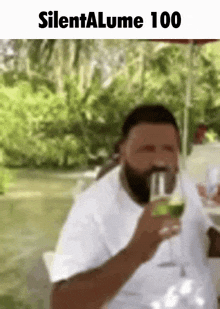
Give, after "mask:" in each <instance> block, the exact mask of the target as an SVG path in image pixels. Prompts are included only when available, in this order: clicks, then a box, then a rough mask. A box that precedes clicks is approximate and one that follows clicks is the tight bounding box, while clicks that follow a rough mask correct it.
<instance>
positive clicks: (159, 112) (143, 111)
mask: <svg viewBox="0 0 220 309" xmlns="http://www.w3.org/2000/svg"><path fill="white" fill-rule="evenodd" d="M143 122H150V123H159V124H171V125H173V126H174V127H175V129H176V130H177V131H178V132H179V129H178V126H177V123H176V120H175V118H174V117H173V115H172V114H171V113H170V111H169V110H168V109H167V108H165V107H164V106H163V105H161V104H154V105H145V104H143V105H139V106H138V107H137V108H135V109H134V110H133V111H132V112H131V113H130V114H128V116H127V118H126V119H125V122H124V124H123V126H122V136H123V138H126V137H127V136H128V134H129V132H130V130H131V129H132V128H133V127H134V126H136V125H138V124H140V123H143Z"/></svg>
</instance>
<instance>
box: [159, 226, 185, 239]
mask: <svg viewBox="0 0 220 309" xmlns="http://www.w3.org/2000/svg"><path fill="white" fill-rule="evenodd" d="M180 231H181V225H180V224H178V223H173V224H165V225H164V226H163V227H162V228H161V229H160V230H159V231H158V235H159V236H160V237H161V238H162V239H164V238H170V237H172V236H175V235H178V234H179V233H180Z"/></svg>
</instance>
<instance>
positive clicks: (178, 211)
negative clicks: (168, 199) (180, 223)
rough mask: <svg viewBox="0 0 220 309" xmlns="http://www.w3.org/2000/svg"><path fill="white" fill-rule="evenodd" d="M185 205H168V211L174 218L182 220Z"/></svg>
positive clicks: (182, 203) (181, 203) (180, 203)
mask: <svg viewBox="0 0 220 309" xmlns="http://www.w3.org/2000/svg"><path fill="white" fill-rule="evenodd" d="M184 204H185V203H184V202H179V203H175V204H174V203H171V204H170V203H169V204H168V206H167V207H168V211H169V213H170V215H171V217H172V218H180V217H181V216H182V214H183V211H184Z"/></svg>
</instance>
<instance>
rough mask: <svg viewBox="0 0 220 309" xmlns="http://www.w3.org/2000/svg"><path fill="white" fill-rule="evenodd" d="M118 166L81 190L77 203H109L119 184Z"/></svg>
mask: <svg viewBox="0 0 220 309" xmlns="http://www.w3.org/2000/svg"><path fill="white" fill-rule="evenodd" d="M118 176H119V167H116V168H114V169H113V170H112V171H110V172H109V173H108V174H107V175H105V176H104V177H102V178H101V179H100V180H98V181H95V182H94V183H93V184H92V185H91V186H90V187H89V188H87V189H86V190H85V191H83V192H82V193H81V194H80V195H79V196H78V198H77V203H78V204H79V203H80V204H84V205H91V204H93V205H94V206H95V205H96V206H99V205H103V203H104V204H105V205H107V204H110V203H111V202H112V201H113V200H114V198H115V196H116V192H117V189H118V186H119V177H118Z"/></svg>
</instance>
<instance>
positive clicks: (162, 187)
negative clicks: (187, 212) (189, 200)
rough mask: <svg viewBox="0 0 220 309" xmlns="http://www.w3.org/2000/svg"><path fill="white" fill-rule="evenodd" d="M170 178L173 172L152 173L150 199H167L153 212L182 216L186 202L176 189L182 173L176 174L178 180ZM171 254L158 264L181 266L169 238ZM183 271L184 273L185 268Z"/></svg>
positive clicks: (155, 213)
mask: <svg viewBox="0 0 220 309" xmlns="http://www.w3.org/2000/svg"><path fill="white" fill-rule="evenodd" d="M173 177H175V176H173ZM169 178H172V174H171V173H169V172H156V173H153V174H152V175H151V178H150V200H151V201H155V200H159V199H161V198H163V199H165V201H164V202H161V203H159V204H158V205H157V207H156V209H155V210H154V212H153V215H154V216H161V215H165V214H167V213H169V214H170V215H171V217H173V218H180V217H181V215H182V213H183V211H184V206H185V202H184V199H183V196H182V194H181V192H179V191H177V190H176V186H177V178H180V175H177V176H176V181H175V180H174V178H173V179H172V180H173V181H167V180H168V179H169ZM180 181H181V179H180ZM169 256H170V258H169V261H165V262H163V263H160V264H159V265H158V266H160V267H174V266H179V265H177V264H176V262H175V261H174V259H173V248H172V239H170V240H169ZM182 272H183V273H184V269H183V268H182Z"/></svg>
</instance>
